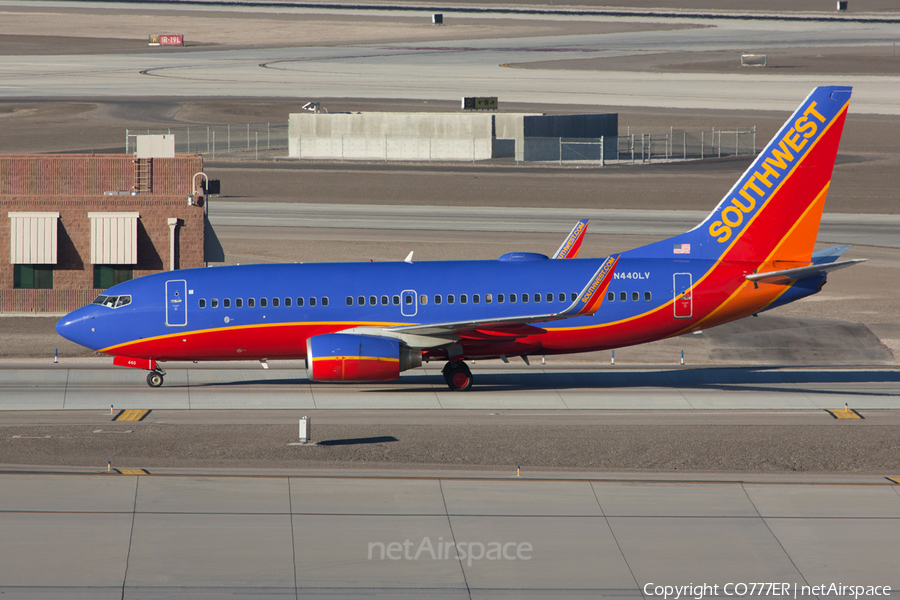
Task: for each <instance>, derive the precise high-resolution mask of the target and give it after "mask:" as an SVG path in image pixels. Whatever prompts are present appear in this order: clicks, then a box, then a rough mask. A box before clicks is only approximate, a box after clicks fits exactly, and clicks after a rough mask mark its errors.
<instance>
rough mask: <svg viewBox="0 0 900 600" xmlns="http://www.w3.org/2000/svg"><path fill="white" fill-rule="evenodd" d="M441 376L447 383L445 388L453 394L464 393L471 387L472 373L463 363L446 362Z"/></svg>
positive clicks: (460, 361) (459, 361)
mask: <svg viewBox="0 0 900 600" xmlns="http://www.w3.org/2000/svg"><path fill="white" fill-rule="evenodd" d="M441 374H442V375H443V376H444V381H446V382H447V387H449V388H450V389H451V390H453V391H454V392H465V391H467V390H468V389H469V388H471V387H472V371H470V370H469V365H467V364H466V363H465V361H462V360H458V361H456V362H448V363H447V364H446V365H444V368H443V370H442V371H441Z"/></svg>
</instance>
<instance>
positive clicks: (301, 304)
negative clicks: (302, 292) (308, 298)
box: [297, 298, 303, 306]
mask: <svg viewBox="0 0 900 600" xmlns="http://www.w3.org/2000/svg"><path fill="white" fill-rule="evenodd" d="M297 306H303V298H297Z"/></svg>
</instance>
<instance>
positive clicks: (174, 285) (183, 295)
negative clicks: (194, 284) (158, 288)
mask: <svg viewBox="0 0 900 600" xmlns="http://www.w3.org/2000/svg"><path fill="white" fill-rule="evenodd" d="M166 325H168V326H169V327H184V326H185V325H187V281H185V280H184V279H175V280H172V281H167V282H166Z"/></svg>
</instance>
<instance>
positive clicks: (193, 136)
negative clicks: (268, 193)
mask: <svg viewBox="0 0 900 600" xmlns="http://www.w3.org/2000/svg"><path fill="white" fill-rule="evenodd" d="M139 135H174V136H175V153H176V154H202V155H203V156H205V157H207V158H209V159H210V160H214V159H215V158H216V157H218V158H225V159H237V160H256V159H260V158H277V157H279V158H280V157H284V156H287V151H288V124H287V122H286V121H285V122H279V123H244V124H226V125H192V126H190V127H188V126H185V127H168V128H166V129H126V130H125V153H126V154H128V153H131V152H134V151H135V149H136V144H137V142H136V140H135V138H136V137H137V136H139Z"/></svg>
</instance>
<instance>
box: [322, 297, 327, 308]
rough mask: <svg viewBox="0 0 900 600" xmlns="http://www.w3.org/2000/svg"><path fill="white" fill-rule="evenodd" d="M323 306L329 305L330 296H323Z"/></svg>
mask: <svg viewBox="0 0 900 600" xmlns="http://www.w3.org/2000/svg"><path fill="white" fill-rule="evenodd" d="M322 306H328V296H322Z"/></svg>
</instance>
